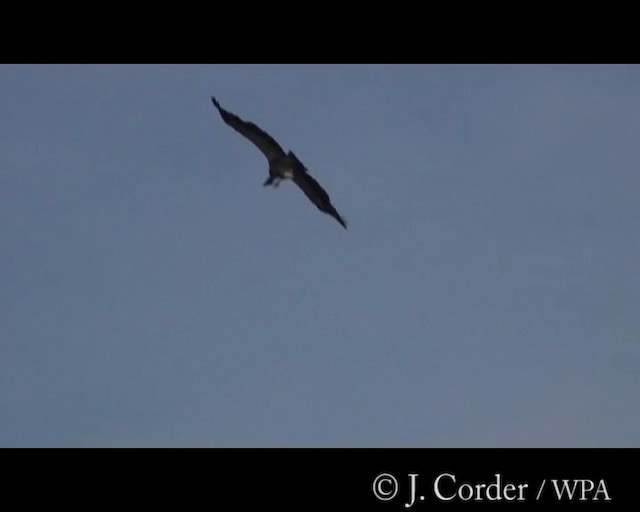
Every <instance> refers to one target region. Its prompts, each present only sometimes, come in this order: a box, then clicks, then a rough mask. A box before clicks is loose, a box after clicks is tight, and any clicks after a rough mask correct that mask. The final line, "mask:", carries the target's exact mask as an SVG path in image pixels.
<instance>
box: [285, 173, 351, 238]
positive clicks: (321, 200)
mask: <svg viewBox="0 0 640 512" xmlns="http://www.w3.org/2000/svg"><path fill="white" fill-rule="evenodd" d="M292 179H293V182H294V183H295V184H296V185H298V187H300V189H301V190H302V191H303V192H304V194H305V195H306V196H307V197H308V198H309V199H310V200H311V202H312V203H313V204H315V205H316V207H317V208H318V210H320V211H322V212H324V213H326V214H328V215H331V216H332V217H333V218H334V219H336V220H337V221H338V222H339V223H340V224H341V225H342V227H343V228H344V229H347V221H346V220H345V219H344V218H343V217H342V216H341V215H340V214H339V213H338V211H337V210H336V209H335V208H334V206H333V205H332V204H331V199H330V198H329V194H327V191H326V190H325V189H323V188H322V187H321V186H320V183H318V182H317V181H316V180H315V179H314V177H313V176H311V175H310V174H309V173H308V172H306V169H304V168H303V169H300V168H298V169H295V170H294V172H293V178H292Z"/></svg>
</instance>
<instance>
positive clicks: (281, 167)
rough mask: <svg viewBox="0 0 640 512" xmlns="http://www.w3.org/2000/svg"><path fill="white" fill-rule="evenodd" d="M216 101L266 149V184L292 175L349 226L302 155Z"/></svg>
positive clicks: (227, 120)
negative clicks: (286, 150)
mask: <svg viewBox="0 0 640 512" xmlns="http://www.w3.org/2000/svg"><path fill="white" fill-rule="evenodd" d="M211 101H212V102H213V105H214V106H215V107H216V108H217V109H218V112H220V116H221V117H222V120H223V121H224V122H225V123H226V124H228V125H229V126H231V128H233V129H234V130H235V131H237V132H238V133H240V134H241V135H244V136H245V137H246V138H247V139H249V140H250V141H251V142H253V143H254V144H255V145H256V146H257V148H258V149H259V150H260V151H262V153H264V156H266V157H267V160H268V161H269V177H268V178H267V179H266V180H265V182H264V183H263V185H264V186H265V187H268V186H273V187H277V186H278V185H280V181H281V180H283V179H290V180H293V182H294V183H295V184H296V185H298V187H300V189H301V190H302V191H303V192H304V193H305V195H306V196H307V197H308V198H309V199H310V200H311V202H312V203H313V204H315V205H316V207H317V208H318V210H320V211H322V212H324V213H326V214H328V215H331V216H332V217H333V218H334V219H336V220H337V221H338V222H339V223H340V224H341V225H342V227H343V228H345V229H347V221H346V220H345V219H344V218H343V217H342V216H341V215H340V214H339V213H338V211H337V210H336V209H335V208H334V206H333V205H332V204H331V199H330V198H329V194H327V191H326V190H325V189H323V188H322V187H321V186H320V184H319V183H318V182H317V181H316V180H315V179H314V178H313V177H312V176H311V175H310V174H309V172H308V170H307V168H306V167H305V166H304V164H303V163H302V162H301V161H300V160H298V157H297V156H296V155H295V154H294V153H293V151H289V152H288V153H285V152H284V150H283V149H282V148H281V147H280V144H278V143H277V142H276V141H275V139H274V138H273V137H271V135H269V134H268V133H267V132H265V131H264V130H262V129H261V128H259V127H258V126H256V125H255V124H253V123H251V122H249V121H243V120H242V119H240V118H239V117H238V116H237V115H235V114H233V113H231V112H229V111H228V110H225V109H223V108H222V107H221V106H220V103H218V101H217V100H216V99H215V98H214V97H213V96H211Z"/></svg>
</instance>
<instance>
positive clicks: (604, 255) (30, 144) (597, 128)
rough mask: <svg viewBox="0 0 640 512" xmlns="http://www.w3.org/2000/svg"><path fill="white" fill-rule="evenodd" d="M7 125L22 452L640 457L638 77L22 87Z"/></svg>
mask: <svg viewBox="0 0 640 512" xmlns="http://www.w3.org/2000/svg"><path fill="white" fill-rule="evenodd" d="M212 94H213V95H215V96H216V97H217V98H218V100H219V101H220V103H221V104H222V106H223V107H225V108H227V109H228V110H230V111H232V112H234V113H236V114H238V115H239V116H241V117H242V118H244V119H247V120H251V121H253V122H255V123H257V124H258V125H259V126H261V127H262V128H264V129H265V130H267V131H268V132H269V133H271V134H272V135H273V136H274V137H275V138H276V139H277V140H278V141H279V142H280V144H281V145H282V146H283V147H284V148H285V149H292V150H293V151H295V153H296V154H297V155H298V156H299V157H300V159H301V160H302V161H303V162H304V163H305V164H306V166H307V167H308V168H309V170H310V173H311V174H312V175H313V176H314V177H315V178H316V179H317V180H318V181H319V182H320V183H321V184H322V185H323V186H324V187H325V188H326V189H327V191H328V192H329V194H330V195H331V198H332V201H333V204H334V205H335V206H336V208H337V209H338V211H339V212H340V213H341V214H342V215H343V216H344V217H346V219H347V220H348V221H349V230H348V231H345V230H344V229H342V227H340V225H339V224H338V223H337V222H336V221H335V220H333V219H332V218H330V217H329V216H327V215H324V214H322V213H320V212H319V211H318V210H317V209H316V208H315V207H314V206H313V205H312V204H311V203H310V202H309V201H308V200H307V198H306V197H305V196H304V195H303V194H302V192H301V191H300V190H299V189H297V187H295V185H294V184H292V183H291V182H284V183H283V184H282V185H281V186H280V187H279V188H278V189H271V188H263V187H262V182H263V181H264V180H265V179H266V177H267V162H266V159H265V158H264V157H263V156H262V154H260V153H259V152H258V150H257V149H256V148H254V147H253V146H252V145H251V144H250V143H249V142H248V141H247V140H245V139H243V138H242V137H241V136H240V135H239V134H237V133H235V132H234V131H233V130H231V129H230V128H229V127H228V126H226V125H225V124H224V123H223V122H222V120H221V118H220V116H219V115H218V113H217V112H216V111H215V110H214V108H213V107H212V105H211V102H210V99H209V97H210V96H211V95H212ZM0 105H1V108H0V112H1V113H2V115H1V116H0V155H2V160H1V162H2V165H1V167H0V170H1V172H0V180H1V181H0V222H1V229H0V237H2V240H1V242H0V251H1V252H0V260H1V262H2V265H1V266H0V272H1V274H0V277H1V280H2V287H0V300H1V304H0V305H1V308H0V327H1V330H0V336H1V340H0V446H74V447H75V446H212V447H245V446H266V447H274V446H283V447H291V446H296V447H327V446H335V447H362V446H371V447H405V446H407V447H472V446H473V447H475V446H477V447H516V446H517V447H540V446H545V447H556V446H569V447H573V446H586V447H608V446H638V445H640V407H639V398H640V345H639V340H640V315H639V314H638V311H639V310H640V276H639V272H638V262H639V261H640V243H639V237H638V226H639V221H640V204H639V201H638V198H639V197H640V145H639V144H638V133H640V67H638V66H623V65H616V66H614V65H606V66H605V65H592V66H578V65H545V66H540V65H526V66H525V65H521V66H511V65H415V66H408V65H378V66H373V65H358V66H356V65H304V66H302V65H278V66H275V65H224V66H214V65H166V66H155V65H117V66H116V65H91V66H88V65H24V66H13V65H3V66H0Z"/></svg>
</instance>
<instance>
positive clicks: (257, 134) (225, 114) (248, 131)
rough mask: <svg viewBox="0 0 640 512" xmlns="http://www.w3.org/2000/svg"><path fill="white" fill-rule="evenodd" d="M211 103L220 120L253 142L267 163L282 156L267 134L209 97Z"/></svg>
mask: <svg viewBox="0 0 640 512" xmlns="http://www.w3.org/2000/svg"><path fill="white" fill-rule="evenodd" d="M211 101H212V102H213V105H214V106H215V107H216V108H217V109H218V112H220V115H221V116H222V120H223V121H224V122H225V123H226V124H228V125H229V126H231V128H233V129H234V130H235V131H237V132H238V133H240V134H241V135H244V136H245V137H246V138H247V139H249V140H250V141H251V142H253V143H254V144H255V145H256V146H257V147H258V149H259V150H260V151H262V152H263V153H264V155H265V156H266V157H267V159H268V160H269V161H271V160H272V159H273V158H275V157H278V156H281V155H283V154H284V151H283V150H282V148H281V147H280V144H278V143H277V142H276V141H275V139H274V138H273V137H272V136H271V135H269V134H268V133H267V132H265V131H264V130H262V129H261V128H259V127H258V126H256V125H255V124H253V123H251V122H249V121H243V120H242V119H240V118H239V117H238V116H237V115H235V114H232V113H231V112H229V111H227V110H225V109H223V108H222V107H221V106H220V103H218V101H217V100H216V99H215V98H214V97H213V96H211Z"/></svg>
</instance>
